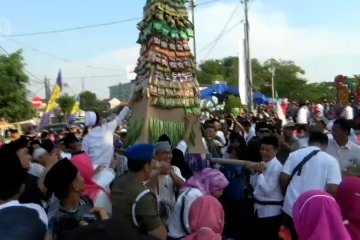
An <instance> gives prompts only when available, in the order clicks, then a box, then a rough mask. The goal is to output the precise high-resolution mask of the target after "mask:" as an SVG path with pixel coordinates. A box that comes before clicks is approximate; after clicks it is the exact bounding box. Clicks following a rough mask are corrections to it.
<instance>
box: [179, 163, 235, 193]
mask: <svg viewBox="0 0 360 240" xmlns="http://www.w3.org/2000/svg"><path fill="white" fill-rule="evenodd" d="M227 185H229V181H228V180H227V179H226V177H225V176H224V174H222V173H221V172H220V171H219V170H216V169H211V168H204V169H203V170H201V171H200V172H197V173H195V174H194V176H192V177H191V178H189V180H187V182H186V186H187V187H193V188H197V189H199V190H200V191H201V192H202V193H203V194H204V195H213V193H214V192H215V191H217V190H222V189H224V188H226V186H227Z"/></svg>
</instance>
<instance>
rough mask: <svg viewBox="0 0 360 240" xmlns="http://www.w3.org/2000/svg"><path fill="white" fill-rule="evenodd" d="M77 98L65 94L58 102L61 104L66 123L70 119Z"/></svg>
mask: <svg viewBox="0 0 360 240" xmlns="http://www.w3.org/2000/svg"><path fill="white" fill-rule="evenodd" d="M75 101H76V100H75V97H74V96H69V95H68V94H65V95H63V96H60V97H59V99H58V100H57V103H58V104H59V107H60V109H61V113H62V114H63V117H64V119H63V121H64V122H66V121H67V119H68V116H69V114H70V113H71V110H72V108H73V106H74V103H75Z"/></svg>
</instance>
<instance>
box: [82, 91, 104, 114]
mask: <svg viewBox="0 0 360 240" xmlns="http://www.w3.org/2000/svg"><path fill="white" fill-rule="evenodd" d="M80 109H81V110H83V111H95V112H98V113H99V114H100V115H101V116H104V114H105V111H106V110H107V106H106V104H105V103H103V102H101V101H100V100H99V99H98V98H97V96H96V94H95V93H93V92H90V91H85V92H83V93H81V94H80Z"/></svg>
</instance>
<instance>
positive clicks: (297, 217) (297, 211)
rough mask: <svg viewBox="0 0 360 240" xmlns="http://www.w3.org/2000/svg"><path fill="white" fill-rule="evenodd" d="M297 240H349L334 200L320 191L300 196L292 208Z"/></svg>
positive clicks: (312, 191)
mask: <svg viewBox="0 0 360 240" xmlns="http://www.w3.org/2000/svg"><path fill="white" fill-rule="evenodd" d="M293 217H294V225H295V229H296V232H297V234H298V237H299V240H319V239H324V240H325V239H326V240H340V239H341V240H351V238H350V235H349V233H348V232H347V230H346V228H345V226H344V223H343V220H342V216H341V212H340V208H339V206H338V204H337V203H336V201H335V199H334V198H333V197H332V196H331V195H330V194H328V193H326V192H324V191H321V190H311V191H308V192H305V193H303V194H301V196H300V197H299V198H298V200H297V201H296V202H295V205H294V208H293Z"/></svg>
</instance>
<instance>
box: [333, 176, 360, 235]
mask: <svg viewBox="0 0 360 240" xmlns="http://www.w3.org/2000/svg"><path fill="white" fill-rule="evenodd" d="M336 200H337V202H338V203H339V206H340V209H341V212H342V214H343V216H344V219H345V223H346V224H345V227H346V228H347V230H348V231H349V233H350V235H351V238H352V239H353V240H360V178H357V177H347V178H345V179H344V180H343V181H342V182H341V183H340V186H339V191H338V194H337V198H336Z"/></svg>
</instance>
